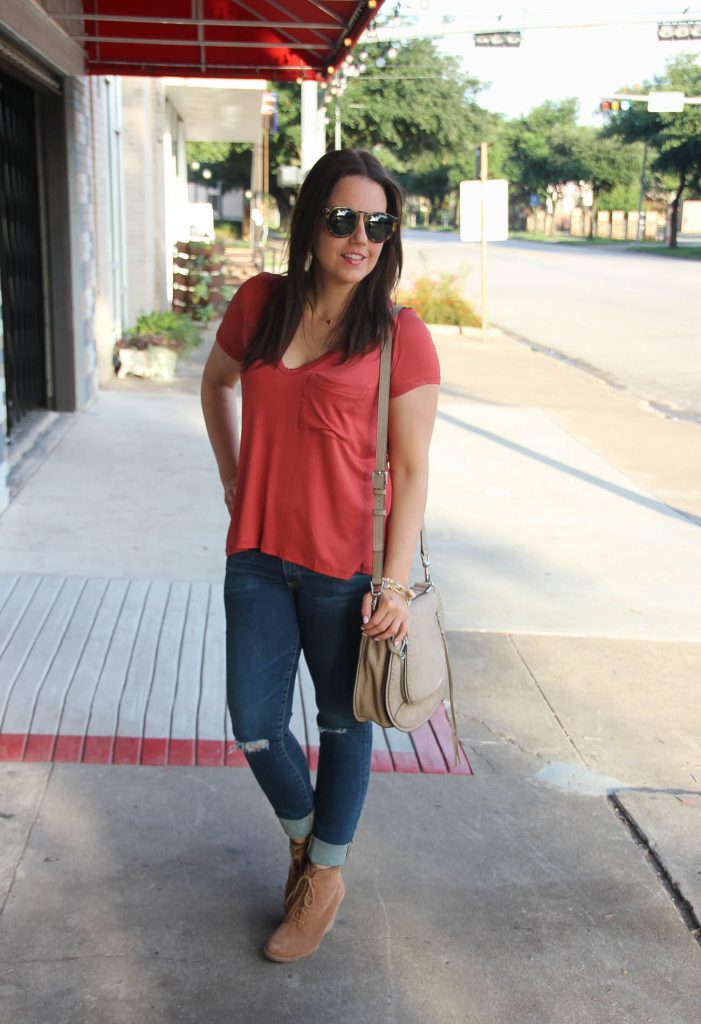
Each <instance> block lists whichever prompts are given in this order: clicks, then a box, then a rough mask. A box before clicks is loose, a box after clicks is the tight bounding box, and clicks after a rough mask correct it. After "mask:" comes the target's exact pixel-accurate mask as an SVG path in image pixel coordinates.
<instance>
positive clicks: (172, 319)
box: [126, 310, 202, 348]
mask: <svg viewBox="0 0 701 1024" xmlns="http://www.w3.org/2000/svg"><path fill="white" fill-rule="evenodd" d="M153 335H163V336H165V337H166V338H171V339H172V340H173V341H174V342H177V343H178V344H179V345H182V346H184V347H186V348H195V347H196V346H197V345H199V344H200V342H201V341H202V336H201V334H200V329H199V327H198V326H197V324H195V323H193V321H192V320H191V319H190V318H189V317H188V316H182V314H180V313H174V312H172V310H166V311H162V312H154V313H142V314H141V316H140V317H139V319H138V320H137V321H136V324H135V325H134V327H131V328H130V329H129V330H128V331H127V332H126V336H127V338H130V339H133V340H134V341H135V340H136V339H137V338H143V337H147V336H153Z"/></svg>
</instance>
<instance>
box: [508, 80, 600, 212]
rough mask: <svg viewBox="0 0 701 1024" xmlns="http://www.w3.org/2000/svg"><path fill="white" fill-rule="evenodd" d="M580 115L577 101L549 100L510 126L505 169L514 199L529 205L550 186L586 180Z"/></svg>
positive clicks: (544, 196) (510, 123) (543, 196)
mask: <svg viewBox="0 0 701 1024" xmlns="http://www.w3.org/2000/svg"><path fill="white" fill-rule="evenodd" d="M578 113H579V104H578V103H577V100H575V99H566V100H560V101H559V102H554V101H552V100H548V101H547V102H545V103H541V104H540V106H538V107H534V108H533V110H531V112H530V113H529V114H527V115H526V116H525V117H520V118H517V119H516V120H514V121H510V122H509V123H508V125H507V127H506V129H505V143H506V158H505V160H504V166H505V170H506V176H507V178H508V179H509V181H510V182H511V183H512V196H513V197H514V198H515V199H517V200H520V201H522V202H524V203H527V202H528V196H529V195H530V194H531V193H535V194H536V195H538V196H539V197H540V199H541V200H543V199H545V198H546V195H547V191H548V186H549V185H561V184H564V182H567V181H581V180H583V179H584V178H585V170H586V168H585V166H584V163H583V160H582V155H583V147H581V146H580V145H579V131H580V129H579V127H578V125H577V115H578Z"/></svg>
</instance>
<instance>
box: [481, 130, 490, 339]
mask: <svg viewBox="0 0 701 1024" xmlns="http://www.w3.org/2000/svg"><path fill="white" fill-rule="evenodd" d="M487 151H488V146H487V143H486V142H480V183H481V187H480V250H481V271H482V341H485V340H486V337H487V326H488V322H487Z"/></svg>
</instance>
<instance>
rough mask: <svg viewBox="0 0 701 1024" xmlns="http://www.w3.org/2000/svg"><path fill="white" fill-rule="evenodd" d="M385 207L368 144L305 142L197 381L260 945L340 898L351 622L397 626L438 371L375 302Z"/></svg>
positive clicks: (277, 947) (314, 936) (351, 760)
mask: <svg viewBox="0 0 701 1024" xmlns="http://www.w3.org/2000/svg"><path fill="white" fill-rule="evenodd" d="M401 212H402V211H401V193H400V191H399V189H398V187H397V185H396V184H395V183H394V182H393V181H392V180H391V178H389V177H388V175H387V174H386V172H385V171H384V169H383V167H382V165H381V164H380V163H379V162H378V161H377V160H376V159H375V157H373V156H372V155H371V154H370V153H366V152H363V151H361V150H341V151H337V152H333V153H327V154H326V155H325V156H323V157H322V158H321V159H320V160H319V161H318V163H317V164H316V165H315V166H314V167H313V168H312V170H311V171H310V172H309V174H308V176H307V178H306V179H305V182H304V184H303V185H302V187H301V189H300V192H299V195H298V197H297V202H296V204H295V207H294V211H293V216H292V224H291V229H290V238H289V254H288V257H289V258H288V271H287V274H286V275H282V276H278V275H273V274H259V275H258V276H257V277H255V278H253V279H252V280H250V281H247V282H246V283H245V284H244V285H242V286H241V288H240V289H239V290H238V292H237V293H236V295H235V296H234V298H233V299H232V301H231V303H230V305H229V307H228V309H227V311H226V314H225V316H224V319H223V320H222V323H221V326H220V327H219V330H218V332H217V339H216V342H215V344H214V346H213V349H212V352H211V354H210V356H209V359H208V361H207V365H206V367H205V370H204V376H203V380H202V405H203V409H204V415H205V421H206V424H207V430H208V433H209V438H210V441H211V444H212V448H213V450H214V454H215V457H216V460H217V465H218V467H219V475H220V477H221V482H222V486H223V488H224V500H225V502H226V505H227V507H228V509H229V511H230V513H231V527H230V529H229V534H228V538H227V548H226V551H227V567H226V581H225V588H224V597H225V607H226V621H227V699H228V707H229V712H230V715H231V722H232V728H233V732H234V735H235V737H236V742H237V746H238V747H239V748H240V749H241V750H242V751H243V753H244V755H245V757H246V759H247V761H248V763H249V765H250V767H251V769H252V771H253V773H254V775H255V777H256V779H257V781H258V783H259V784H260V786H261V788H262V789H263V791H264V793H265V795H266V796H267V797H268V799H269V801H270V803H271V804H272V806H273V809H274V811H275V813H276V814H277V816H278V818H279V819H280V823H281V825H282V827H283V829H284V831H285V833H286V834H287V836H288V838H289V842H290V868H289V873H288V879H287V887H286V890H285V915H284V918H283V921H282V924H281V925H280V926H279V928H278V929H277V930H276V931H275V932H274V934H273V935H272V936H271V938H270V939H269V940H268V942H267V943H266V945H265V948H264V953H265V955H266V956H267V957H268V958H269V959H271V960H276V961H280V962H289V961H292V960H297V959H299V958H301V957H304V956H308V955H309V954H310V953H313V952H314V951H315V950H316V949H317V948H318V946H319V944H320V942H321V940H322V938H323V937H324V935H325V934H326V933H327V932H328V931H329V930H330V929H331V927H332V925H333V922H334V919H335V916H336V911H337V910H338V907H339V905H340V903H341V901H342V899H343V896H344V891H345V890H344V885H343V880H342V878H341V866H342V865H343V864H344V863H345V860H346V857H347V855H348V849H349V846H350V843H351V841H352V839H353V834H354V832H355V828H356V825H357V823H358V819H359V817H360V813H361V810H362V807H363V802H364V799H365V794H366V790H367V786H368V781H369V776H370V755H371V748H372V726H371V724H370V723H369V722H364V723H360V722H357V721H356V720H355V719H354V717H353V711H352V694H353V684H354V679H355V669H356V662H357V657H358V648H359V643H360V636H361V631H362V632H363V633H365V634H366V635H367V636H368V637H372V638H373V639H375V640H384V639H386V638H388V637H394V638H395V639H396V641H397V642H401V640H402V639H403V637H404V635H405V634H406V631H407V625H408V620H409V615H408V603H407V594H406V593H405V588H406V587H407V585H408V582H409V573H410V567H411V562H412V557H413V554H414V549H415V546H416V542H417V538H418V535H419V532H420V529H421V523H422V520H423V514H424V507H425V503H426V488H427V480H428V447H429V442H430V438H431V432H432V429H433V422H434V418H435V413H436V404H437V396H438V383H439V380H440V375H439V367H438V359H437V356H436V351H435V348H434V346H433V342H432V341H431V336H430V335H429V333H428V331H427V329H426V327H425V326H424V324H423V323H422V322H421V320H419V318H418V317H417V316H416V315H415V314H414V313H413V312H412V311H411V310H409V309H403V310H401V311H400V312H399V314H398V315H397V317H396V319H395V318H393V315H392V293H393V291H394V289H395V288H396V286H397V283H398V280H399V275H400V272H401V267H402V249H401V241H400V220H401ZM391 330H394V348H393V357H392V374H391V391H390V412H389V453H390V455H389V458H390V463H391V488H392V490H393V497H392V498H391V505H389V500H388V506H389V508H390V512H389V515H388V519H387V527H386V546H385V562H384V567H385V573H386V579H385V586H384V588H383V590H382V593H381V596H380V598H379V601H378V603H377V606H376V608H375V610H374V611H373V608H372V598H371V594H370V577H371V572H372V473H373V470H374V459H375V434H376V426H377V386H378V374H379V351H380V344H381V341H382V339H383V338H384V337H385V336H386V335H387V334H388V332H389V331H391ZM239 379H240V380H241V388H242V396H243V416H242V432H241V444H240V452H239V450H238V449H239V444H238V431H237V418H236V406H235V400H234V386H235V384H236V382H237V381H238V380H239ZM388 492H389V487H388ZM389 498H390V495H389V493H388V499H389ZM300 650H301V651H303V652H304V656H305V660H306V662H307V665H308V667H309V671H310V674H311V677H312V679H313V682H314V687H315V692H316V701H317V707H318V716H317V722H318V725H319V735H320V739H319V744H320V746H319V764H318V772H317V779H316V786H315V787H313V786H312V781H311V778H310V773H309V768H308V765H307V761H306V758H305V756H304V754H303V752H302V750H301V748H300V746H299V744H298V742H297V740H296V739H295V737H294V736H293V735H292V733H291V732H290V731H289V722H290V714H291V710H292V696H293V686H294V679H295V674H296V670H297V664H298V661H299V655H300Z"/></svg>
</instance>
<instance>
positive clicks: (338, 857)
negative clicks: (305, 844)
mask: <svg viewBox="0 0 701 1024" xmlns="http://www.w3.org/2000/svg"><path fill="white" fill-rule="evenodd" d="M349 849H350V843H341V845H340V846H336V845H335V844H334V843H325V842H324V840H323V839H317V837H316V836H312V841H311V843H310V844H309V850H308V851H307V857H308V858H309V860H310V861H311V862H312V864H321V866H322V867H325V868H340V867H342V866H343V865H344V864H345V863H346V861H347V860H348V850H349Z"/></svg>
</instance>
